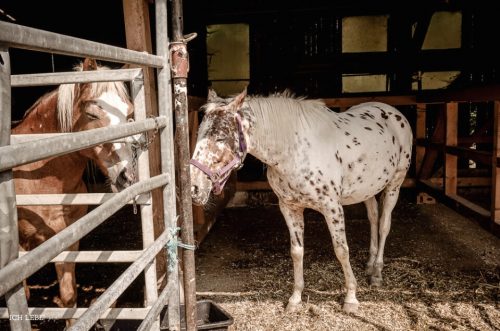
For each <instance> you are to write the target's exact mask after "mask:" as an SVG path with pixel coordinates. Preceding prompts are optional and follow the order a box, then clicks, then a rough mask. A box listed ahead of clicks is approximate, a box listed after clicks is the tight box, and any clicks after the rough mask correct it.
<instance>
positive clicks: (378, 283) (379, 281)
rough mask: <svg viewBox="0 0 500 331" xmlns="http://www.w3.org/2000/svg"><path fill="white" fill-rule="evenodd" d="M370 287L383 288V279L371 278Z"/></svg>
mask: <svg viewBox="0 0 500 331" xmlns="http://www.w3.org/2000/svg"><path fill="white" fill-rule="evenodd" d="M370 285H371V286H373V287H381V286H382V277H377V276H371V277H370Z"/></svg>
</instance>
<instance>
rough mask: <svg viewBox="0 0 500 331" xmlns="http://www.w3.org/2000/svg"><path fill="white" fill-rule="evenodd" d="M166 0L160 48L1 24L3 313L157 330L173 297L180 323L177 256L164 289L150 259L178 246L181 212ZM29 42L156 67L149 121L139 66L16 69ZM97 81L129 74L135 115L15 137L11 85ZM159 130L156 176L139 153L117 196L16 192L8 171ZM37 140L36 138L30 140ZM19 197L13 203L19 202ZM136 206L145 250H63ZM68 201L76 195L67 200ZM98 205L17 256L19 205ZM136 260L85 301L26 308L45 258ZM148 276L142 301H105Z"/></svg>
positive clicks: (172, 309)
mask: <svg viewBox="0 0 500 331" xmlns="http://www.w3.org/2000/svg"><path fill="white" fill-rule="evenodd" d="M166 5H167V4H166V0H157V1H156V4H155V6H156V7H155V12H156V37H157V38H156V41H157V55H151V54H146V53H142V52H137V51H132V50H128V49H122V48H119V47H114V46H109V45H104V44H99V43H96V42H92V41H87V40H82V39H79V38H73V37H68V36H64V35H60V34H56V33H51V32H46V31H42V30H38V29H33V28H28V27H24V26H19V25H15V24H11V23H5V22H0V55H1V58H2V60H3V63H0V92H1V93H0V107H1V108H0V296H4V295H5V299H6V302H7V309H5V308H3V309H0V318H9V316H14V315H15V316H30V314H31V315H35V314H36V315H43V316H44V317H46V318H52V319H69V318H76V319H77V321H76V323H75V324H74V325H73V326H72V327H71V328H70V330H88V329H89V328H91V327H92V326H93V325H94V324H95V323H96V321H98V320H99V319H141V320H143V322H142V324H141V326H140V327H139V330H149V329H156V330H158V329H159V321H158V316H159V314H160V312H161V310H162V308H163V307H164V305H165V304H166V303H168V319H169V327H170V329H171V330H179V329H180V322H179V320H180V317H179V283H178V265H177V259H175V258H171V259H170V261H169V265H170V267H171V268H170V271H169V272H168V282H167V285H166V286H165V288H164V289H163V291H162V292H161V293H160V294H159V295H158V292H157V275H156V268H155V263H154V259H155V256H156V255H157V254H158V252H160V251H161V249H163V248H164V247H165V246H166V245H167V243H169V242H170V245H168V246H170V247H173V250H175V251H173V253H174V254H175V253H176V249H177V247H176V245H173V246H172V245H171V244H172V243H177V218H176V197H175V180H174V179H175V178H174V176H175V169H174V161H173V160H174V159H173V157H174V138H173V111H172V95H171V90H172V89H171V82H170V81H171V76H170V65H169V52H168V34H167V7H166ZM9 47H14V48H23V49H30V50H36V51H45V52H51V53H56V54H64V55H71V56H78V57H93V58H96V59H100V60H105V61H112V62H121V63H129V64H134V65H140V66H146V67H152V68H156V69H157V80H158V109H159V116H158V117H156V118H146V112H145V96H144V88H143V81H142V70H141V69H121V70H106V71H98V72H68V73H48V74H33V75H13V76H11V75H10V63H9V53H8V48H9ZM96 81H129V82H131V87H132V93H131V95H132V98H133V103H134V106H135V112H134V114H135V122H132V123H127V124H122V125H116V126H111V127H106V128H102V129H94V130H89V131H83V132H76V133H70V134H57V135H51V136H50V137H44V139H39V138H40V137H37V139H36V140H33V137H19V138H17V139H16V141H12V143H11V134H10V122H11V121H10V119H11V103H10V99H11V96H10V90H11V86H13V87H16V86H33V85H52V84H53V85H56V84H63V83H83V82H96ZM155 129H159V130H160V131H159V132H160V134H159V138H160V144H161V169H162V174H160V175H158V176H155V177H152V178H150V176H149V159H148V153H142V154H141V156H140V157H139V160H138V165H137V166H138V172H139V181H138V182H137V183H135V184H133V185H132V186H130V187H128V188H126V189H125V190H123V191H121V192H119V193H106V194H100V193H94V194H92V193H88V194H72V195H71V194H60V195H36V196H35V195H25V196H17V197H16V195H15V191H14V184H13V179H12V170H11V169H12V168H13V167H16V166H19V165H22V164H26V163H30V162H34V161H36V160H40V159H44V158H47V157H54V156H58V155H62V154H66V153H70V152H73V151H77V150H80V149H84V148H88V147H91V146H95V145H97V144H100V143H103V142H108V141H112V140H116V139H122V138H124V137H127V136H131V135H135V134H140V133H144V132H146V131H149V130H155ZM30 139H31V140H30ZM156 188H162V189H163V202H164V210H163V213H164V220H165V231H164V232H163V233H162V234H161V235H160V236H159V237H158V238H157V239H156V240H154V233H153V224H152V223H153V218H152V206H151V203H150V191H151V190H153V189H156ZM16 200H17V201H16ZM132 200H136V201H137V204H139V205H140V212H141V220H142V232H143V245H144V248H143V250H139V251H85V252H83V251H82V252H73V251H72V252H69V251H65V249H66V248H67V247H69V246H70V245H71V244H73V243H75V242H76V241H78V240H80V239H81V238H82V237H83V236H85V235H86V234H87V233H89V232H90V231H92V230H93V229H95V228H96V227H97V226H98V225H100V224H101V223H103V222H104V221H105V220H106V219H107V218H108V217H109V216H111V215H112V214H113V213H115V212H116V211H117V210H119V209H120V208H121V207H123V206H124V205H125V204H127V203H130V201H132ZM67 201H70V202H67ZM28 204H95V205H98V206H97V207H96V208H95V209H94V210H92V211H91V212H89V213H88V214H87V215H85V216H84V217H82V218H81V219H79V220H77V221H76V222H75V223H73V224H72V225H70V226H69V227H67V228H66V229H64V230H63V231H61V232H60V233H58V234H57V235H55V236H53V237H52V238H50V239H49V240H47V241H45V242H44V243H43V244H41V245H40V246H38V247H37V248H35V249H33V250H31V251H29V252H26V253H25V254H23V255H21V256H19V254H18V253H19V252H18V230H17V215H16V205H28ZM51 261H52V262H62V261H64V262H77V263H78V262H106V263H113V262H132V264H131V265H130V266H129V267H128V268H127V270H126V271H125V272H124V273H123V274H122V275H120V276H119V278H118V279H116V281H115V282H114V283H113V284H112V285H111V286H110V287H109V288H108V289H107V290H106V291H105V292H104V293H103V294H102V295H101V296H100V297H99V298H98V299H97V300H96V301H95V302H94V303H93V304H92V305H91V306H90V307H89V308H43V307H28V306H27V301H26V297H25V294H24V290H23V286H22V281H23V280H24V279H26V278H27V277H29V276H30V275H32V274H33V273H35V272H36V271H37V270H39V269H40V268H41V267H43V266H44V265H45V264H47V263H49V262H51ZM142 271H144V273H145V306H146V307H145V308H109V307H110V306H111V305H112V304H113V302H114V301H115V300H116V299H117V298H118V297H119V296H120V295H121V294H122V293H123V291H124V290H125V289H126V288H127V287H128V286H129V285H130V284H131V282H132V281H133V280H134V279H135V278H136V277H137V276H138V275H139V274H140V273H141V272H142ZM10 324H11V328H12V330H31V325H30V321H29V319H26V318H19V319H11V321H10Z"/></svg>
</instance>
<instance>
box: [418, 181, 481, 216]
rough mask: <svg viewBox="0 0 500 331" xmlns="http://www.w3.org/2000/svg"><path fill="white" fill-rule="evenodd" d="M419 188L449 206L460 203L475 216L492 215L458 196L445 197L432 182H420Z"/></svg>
mask: <svg viewBox="0 0 500 331" xmlns="http://www.w3.org/2000/svg"><path fill="white" fill-rule="evenodd" d="M419 186H420V187H421V188H423V189H425V190H426V191H428V192H430V194H431V195H432V196H438V197H439V198H440V200H441V201H443V202H444V203H446V204H448V205H450V202H451V201H452V202H454V203H458V204H459V205H460V206H462V207H465V208H466V209H468V210H469V211H472V212H473V213H474V214H477V215H479V216H481V217H484V218H486V217H487V218H489V217H490V214H491V213H490V212H489V211H488V210H486V209H484V208H483V207H481V206H479V205H477V204H475V203H473V202H472V201H469V200H467V199H465V198H463V197H461V196H458V195H456V194H449V195H448V194H446V195H445V194H444V192H443V190H442V189H441V188H440V187H439V186H437V185H435V184H434V183H432V182H431V181H430V180H426V179H424V180H420V181H419Z"/></svg>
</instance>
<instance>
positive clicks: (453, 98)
mask: <svg viewBox="0 0 500 331" xmlns="http://www.w3.org/2000/svg"><path fill="white" fill-rule="evenodd" d="M499 95H500V85H490V86H481V87H471V88H467V89H463V90H458V91H446V90H439V91H429V92H425V93H422V94H421V95H420V96H417V102H421V103H442V102H485V101H494V100H496V99H498V96H499Z"/></svg>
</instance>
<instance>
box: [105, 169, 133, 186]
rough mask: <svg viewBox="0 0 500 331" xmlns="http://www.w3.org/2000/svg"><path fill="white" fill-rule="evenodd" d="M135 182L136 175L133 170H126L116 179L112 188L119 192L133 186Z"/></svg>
mask: <svg viewBox="0 0 500 331" xmlns="http://www.w3.org/2000/svg"><path fill="white" fill-rule="evenodd" d="M134 181H135V175H134V173H133V172H132V171H131V170H129V169H127V168H124V169H122V171H121V172H120V173H119V174H118V177H116V181H115V182H114V183H113V184H112V185H111V188H112V189H113V191H115V192H119V191H122V190H124V189H126V188H127V187H129V186H130V185H132V184H133V183H134Z"/></svg>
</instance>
